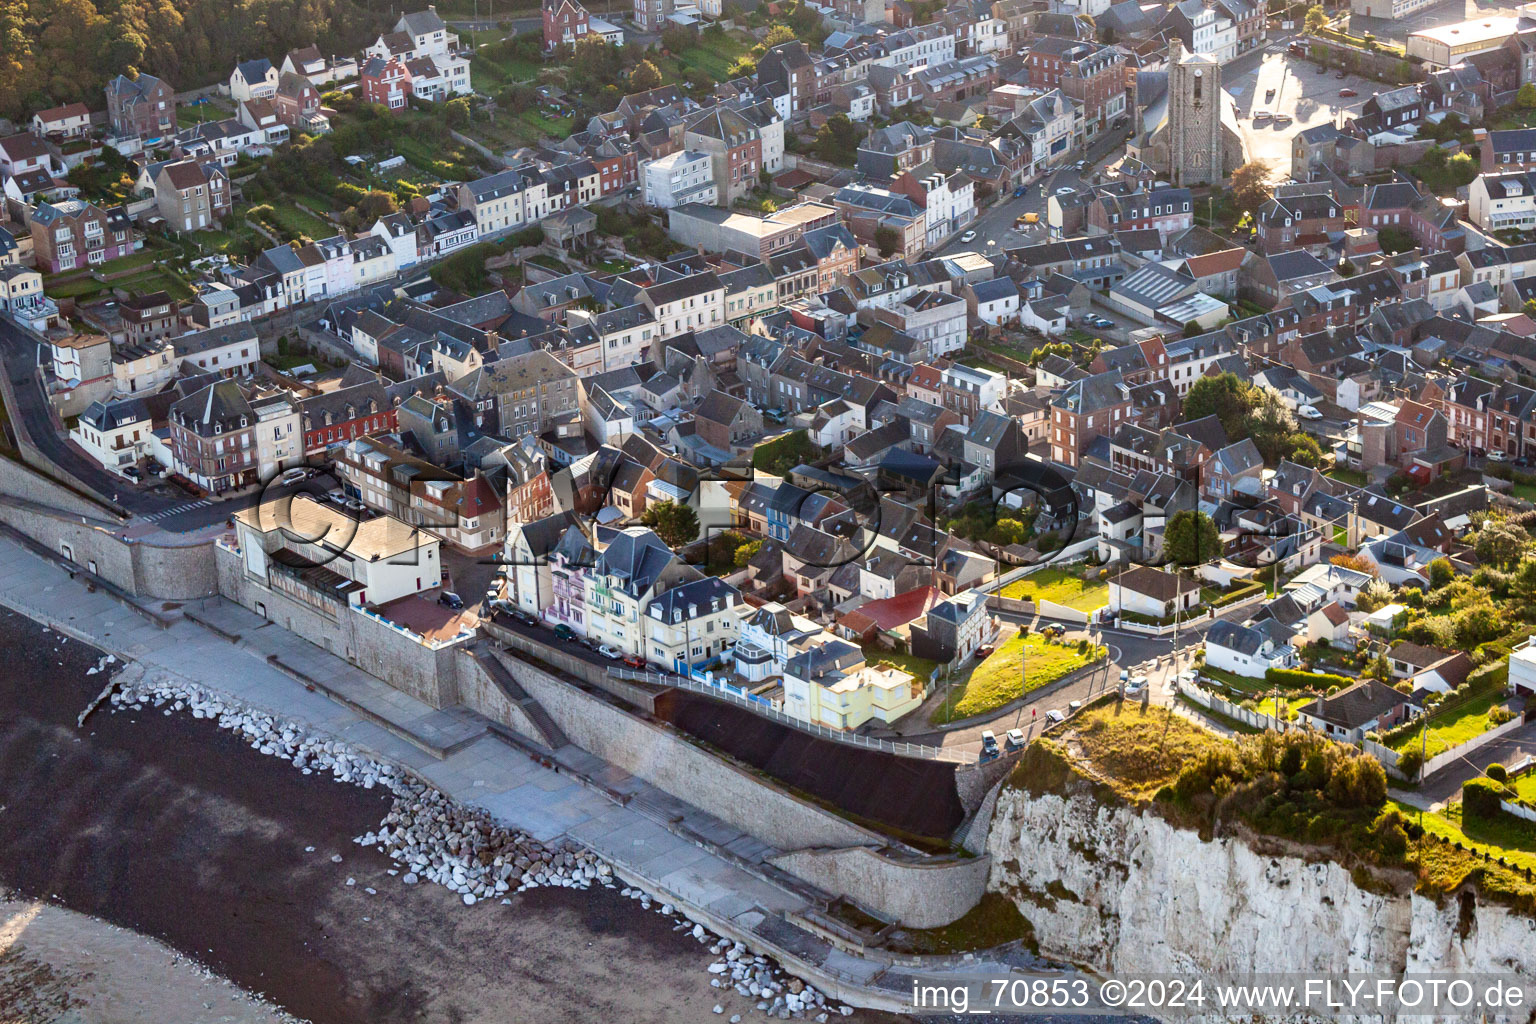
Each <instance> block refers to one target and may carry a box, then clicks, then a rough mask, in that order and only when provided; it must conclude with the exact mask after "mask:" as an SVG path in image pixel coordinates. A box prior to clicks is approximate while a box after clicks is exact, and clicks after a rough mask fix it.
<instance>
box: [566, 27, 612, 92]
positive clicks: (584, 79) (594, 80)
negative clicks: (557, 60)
mask: <svg viewBox="0 0 1536 1024" xmlns="http://www.w3.org/2000/svg"><path fill="white" fill-rule="evenodd" d="M623 70H624V66H623V62H622V60H621V59H620V56H619V51H618V48H617V47H615V46H613V45H612V44H611V43H609V42H608V41H607V40H606V39H604V38H603V37H602V36H600V35H598V34H597V33H595V32H589V33H588V34H587V35H584V36H582V37H581V38H580V39H578V40H576V48H575V50H574V51H573V52H572V54H571V75H572V77H573V78H574V79H575V83H573V84H582V85H585V86H587V87H589V88H590V87H593V86H596V87H598V88H601V87H602V86H605V85H611V84H612V83H614V82H617V81H618V80H619V74H620V72H622V71H623Z"/></svg>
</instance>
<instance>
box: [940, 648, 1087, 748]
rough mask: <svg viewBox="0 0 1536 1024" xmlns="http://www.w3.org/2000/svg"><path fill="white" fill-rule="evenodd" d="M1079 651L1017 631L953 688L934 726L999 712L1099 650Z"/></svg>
mask: <svg viewBox="0 0 1536 1024" xmlns="http://www.w3.org/2000/svg"><path fill="white" fill-rule="evenodd" d="M1103 651H1104V648H1102V647H1100V648H1098V649H1097V651H1095V650H1094V649H1092V648H1090V649H1089V651H1088V653H1086V654H1079V653H1078V651H1077V644H1075V643H1052V642H1050V641H1048V640H1046V638H1045V637H1043V636H1041V635H1039V634H1038V633H1034V634H1030V635H1029V636H1024V635H1023V634H1018V635H1015V636H1014V637H1012V638H1011V639H1010V640H1009V641H1008V642H1007V643H1005V644H1003V645H1002V646H1001V647H999V648H998V649H997V650H995V651H993V652H992V655H991V656H990V657H989V658H987V660H986V661H984V662H982V663H981V664H980V665H977V666H976V668H975V669H974V670H973V671H972V672H971V677H970V678H969V679H968V680H966V681H965V682H964V683H962V684H960V685H958V686H956V687H954V690H953V693H952V694H951V696H950V698H949V700H948V701H946V702H945V703H944V704H941V705H940V706H939V708H938V710H936V711H935V712H934V713H933V716H932V719H931V720H932V721H933V723H934V724H935V725H942V724H943V723H945V722H954V721H958V720H960V719H962V718H970V717H972V716H974V715H981V714H985V713H987V712H988V711H996V710H997V709H998V708H1000V707H1003V706H1004V705H1006V704H1007V703H1008V702H1010V701H1012V700H1016V699H1017V698H1019V697H1020V696H1022V695H1023V694H1025V693H1029V692H1031V691H1033V690H1038V689H1040V687H1042V686H1049V685H1050V684H1051V683H1054V682H1056V680H1058V679H1060V678H1061V677H1062V676H1065V675H1067V674H1068V673H1071V672H1075V671H1077V670H1078V669H1080V668H1082V667H1083V666H1084V665H1086V664H1088V662H1089V661H1091V660H1092V659H1093V658H1094V656H1095V655H1096V654H1097V653H1103Z"/></svg>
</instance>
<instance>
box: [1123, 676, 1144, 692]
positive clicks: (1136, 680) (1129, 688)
mask: <svg viewBox="0 0 1536 1024" xmlns="http://www.w3.org/2000/svg"><path fill="white" fill-rule="evenodd" d="M1146 685H1147V677H1146V676H1132V677H1131V681H1130V682H1129V683H1126V684H1125V692H1126V693H1140V692H1141V689H1142V687H1144V686H1146Z"/></svg>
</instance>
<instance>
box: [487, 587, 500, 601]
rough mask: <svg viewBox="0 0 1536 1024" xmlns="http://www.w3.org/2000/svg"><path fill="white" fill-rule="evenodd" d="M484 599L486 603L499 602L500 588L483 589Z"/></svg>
mask: <svg viewBox="0 0 1536 1024" xmlns="http://www.w3.org/2000/svg"><path fill="white" fill-rule="evenodd" d="M485 599H486V600H487V601H499V600H501V588H500V587H486V588H485Z"/></svg>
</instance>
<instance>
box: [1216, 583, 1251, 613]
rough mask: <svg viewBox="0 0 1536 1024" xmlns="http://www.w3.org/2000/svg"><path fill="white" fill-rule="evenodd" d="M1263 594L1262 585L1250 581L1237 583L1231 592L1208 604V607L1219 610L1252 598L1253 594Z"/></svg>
mask: <svg viewBox="0 0 1536 1024" xmlns="http://www.w3.org/2000/svg"><path fill="white" fill-rule="evenodd" d="M1263 592H1264V584H1262V583H1254V582H1252V581H1250V582H1247V583H1239V584H1238V585H1237V586H1235V587H1233V588H1232V589H1231V590H1229V591H1227V592H1226V593H1224V594H1222V595H1221V596H1220V597H1218V598H1217V599H1216V600H1214V601H1212V602H1210V605H1211V607H1212V608H1221V607H1224V606H1225V605H1229V604H1232V603H1233V602H1234V601H1241V600H1243V599H1244V598H1247V597H1252V596H1253V595H1254V594H1262V593H1263Z"/></svg>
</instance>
